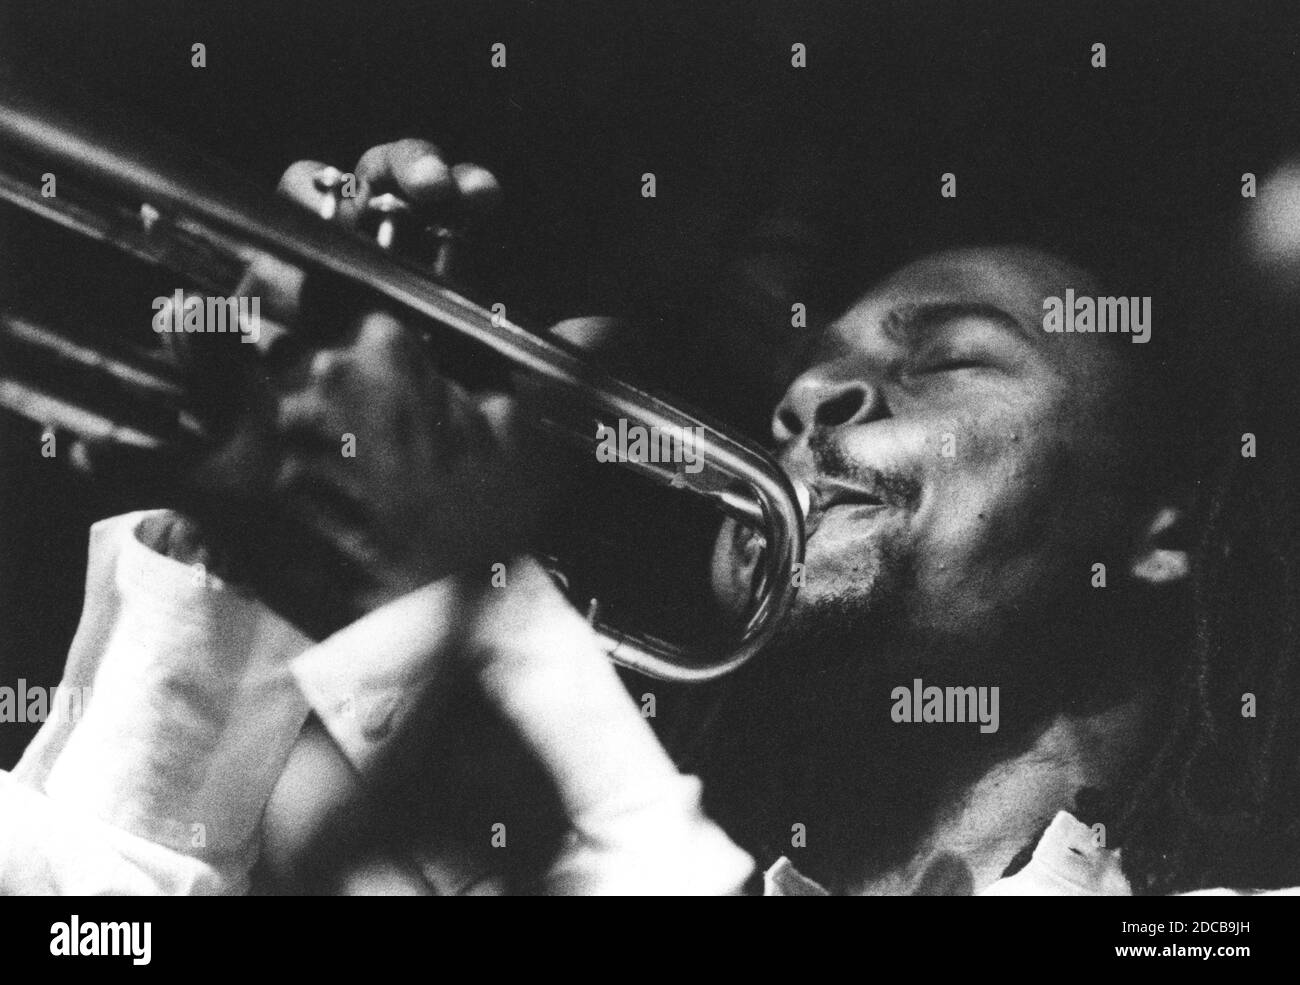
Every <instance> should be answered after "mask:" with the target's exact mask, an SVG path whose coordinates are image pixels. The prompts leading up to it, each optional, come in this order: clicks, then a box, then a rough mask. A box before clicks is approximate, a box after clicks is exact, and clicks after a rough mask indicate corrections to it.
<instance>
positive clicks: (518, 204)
mask: <svg viewBox="0 0 1300 985" xmlns="http://www.w3.org/2000/svg"><path fill="white" fill-rule="evenodd" d="M1057 6H1058V5H1054V4H1053V5H1046V4H1035V5H1028V4H1024V5H1022V4H1015V3H988V4H972V3H962V4H950V5H939V4H933V5H932V4H919V3H908V4H870V5H869V6H868V5H863V4H858V3H845V4H832V3H795V2H789V0H786V2H768V0H752V2H748V3H743V4H740V3H707V2H672V3H669V2H600V3H590V4H580V3H565V4H563V5H562V6H561V5H559V4H555V3H526V2H512V3H483V2H475V3H469V2H455V3H451V2H446V3H435V2H422V3H378V2H337V0H328V2H323V0H314V2H300V0H290V2H279V0H277V2H268V0H259V2H246V0H235V2H232V0H220V2H203V3H199V2H178V0H90V2H75V3H68V2H50V0H20V2H11V3H8V4H5V5H3V7H0V58H3V59H4V60H5V63H6V64H8V65H9V66H10V67H11V69H12V70H14V71H16V72H17V73H18V74H20V75H23V74H37V73H47V74H51V75H57V76H66V77H69V78H72V79H75V80H76V81H78V82H79V83H81V84H83V85H85V86H86V87H87V88H88V89H90V90H92V91H94V92H95V93H97V94H98V95H99V96H102V97H108V98H110V99H112V100H114V101H116V102H117V103H118V104H120V105H121V106H122V107H123V108H124V111H128V112H135V113H141V114H143V115H145V116H146V117H147V118H148V119H150V120H152V121H153V122H154V123H156V124H157V125H158V126H160V127H162V128H164V129H166V130H169V131H172V132H174V133H176V134H177V135H179V136H181V137H182V138H184V139H185V140H187V141H189V142H190V143H193V144H194V145H196V146H197V147H199V148H200V149H202V150H204V151H205V152H207V153H208V154H210V155H211V156H213V157H214V158H217V159H219V160H222V161H224V162H225V163H227V164H229V165H232V166H234V167H235V168H237V169H239V170H241V171H243V172H245V173H246V174H248V175H249V176H250V177H251V178H253V179H255V180H257V181H259V182H261V183H263V184H265V185H266V186H267V187H271V186H273V185H274V183H275V180H276V179H277V177H278V176H279V174H280V172H281V171H282V170H283V169H284V167H285V166H286V165H287V164H288V163H289V162H291V161H293V160H296V159H299V158H315V159H319V160H323V161H329V162H333V163H335V164H337V165H339V166H340V167H343V168H345V169H347V168H350V167H351V165H352V163H353V162H354V161H355V159H356V157H357V156H358V155H359V154H360V153H361V152H362V151H363V150H364V149H365V148H367V147H369V146H371V145H373V144H376V143H380V142H383V141H386V140H391V139H394V138H396V137H400V136H408V135H419V136H427V137H430V138H432V139H434V140H436V141H438V142H440V143H441V144H442V145H443V146H444V148H445V149H446V150H447V151H448V153H449V154H450V156H452V157H453V158H455V159H457V160H473V161H477V162H479V163H482V164H484V165H486V166H488V167H489V168H491V169H492V170H494V171H495V172H496V173H497V174H498V176H499V177H500V178H501V180H502V182H503V184H504V186H505V189H506V192H507V204H506V206H505V208H504V210H503V213H502V215H501V216H500V217H499V219H498V220H497V222H496V223H495V225H494V226H492V227H491V228H490V229H488V230H486V231H485V233H484V235H483V236H482V237H481V238H482V240H483V242H482V245H481V246H480V254H479V260H480V263H481V266H482V267H483V268H484V269H487V270H490V271H493V272H494V273H495V276H494V277H493V279H492V280H491V281H490V283H489V284H488V286H487V287H486V288H485V290H486V291H487V292H488V293H487V294H485V295H483V296H484V298H486V299H489V300H496V299H501V300H504V301H505V302H506V304H507V306H508V308H509V310H510V312H511V314H512V315H516V314H524V313H527V314H528V315H529V316H531V319H532V320H533V321H534V322H535V323H537V324H539V325H544V324H547V323H549V322H552V321H554V320H556V319H558V318H561V317H566V316H573V315H581V314H591V313H614V314H620V315H625V316H628V317H629V318H630V319H631V320H632V321H633V323H634V324H635V325H636V326H638V335H637V337H638V338H639V340H640V343H639V344H640V346H641V348H642V353H641V362H642V372H643V374H644V375H645V376H646V377H647V378H648V379H649V380H650V381H651V382H653V383H657V384H660V385H667V386H670V387H672V388H674V389H676V390H678V391H679V392H681V393H684V394H685V395H686V396H687V397H688V398H690V399H692V400H694V401H695V402H696V403H698V404H701V405H703V406H705V408H706V409H708V410H712V411H714V412H716V413H718V414H722V415H725V416H727V417H729V418H730V419H732V420H735V421H737V422H740V423H741V424H743V425H745V426H747V427H749V428H750V429H751V430H752V431H753V432H754V433H759V432H760V431H761V422H762V420H763V419H764V417H765V416H766V407H767V406H768V405H769V403H770V400H771V398H772V396H773V394H775V393H776V392H778V391H779V387H780V382H781V379H782V376H783V374H784V373H785V372H786V371H787V370H788V359H789V355H788V354H789V352H790V351H792V347H793V346H794V345H796V344H797V342H798V338H794V337H792V335H797V332H796V330H793V329H791V328H790V327H789V311H790V303H791V301H792V300H802V301H804V302H805V303H807V304H808V305H809V307H810V309H811V310H812V312H813V315H814V318H815V319H816V318H818V317H825V316H826V315H828V314H831V313H833V312H834V309H835V307H836V305H838V304H841V303H843V301H844V300H846V299H847V298H848V297H850V296H851V294H852V292H853V291H855V290H856V291H861V290H862V289H863V288H864V287H865V286H866V284H867V283H868V282H869V281H870V279H871V278H872V277H874V276H876V275H878V274H879V273H881V272H882V271H883V270H884V269H885V268H887V267H889V266H892V265H896V264H897V263H898V262H899V261H900V260H901V259H903V258H905V257H906V256H907V255H908V254H909V253H912V252H915V251H917V250H919V249H921V248H923V247H924V246H926V245H928V244H930V243H931V242H934V241H937V240H943V239H952V238H960V237H961V235H962V234H961V232H960V231H961V230H971V229H974V230H979V235H984V236H989V235H993V234H994V233H993V231H996V234H997V235H999V236H1002V235H1005V236H1008V237H1014V236H1015V235H1017V230H1021V229H1028V230H1031V231H1034V232H1041V231H1043V230H1046V229H1053V230H1059V229H1064V230H1066V231H1067V233H1068V231H1069V230H1071V229H1077V230H1080V231H1082V230H1083V229H1084V228H1085V227H1086V228H1087V229H1088V230H1089V236H1090V237H1091V239H1092V240H1093V241H1094V242H1098V241H1099V242H1101V243H1103V244H1104V243H1105V242H1106V239H1107V236H1108V234H1109V231H1110V230H1111V229H1112V228H1116V229H1117V228H1119V227H1121V226H1124V227H1127V226H1128V225H1131V224H1132V223H1133V222H1135V221H1138V220H1141V221H1142V222H1143V223H1145V224H1149V225H1151V226H1154V227H1158V228H1160V229H1162V230H1164V231H1166V233H1167V234H1168V236H1167V238H1166V239H1165V240H1164V242H1165V243H1167V244H1169V245H1168V246H1167V247H1166V248H1167V250H1168V251H1169V252H1170V254H1171V257H1172V259H1173V260H1174V261H1175V262H1179V261H1180V258H1181V255H1182V254H1184V253H1185V254H1186V256H1187V258H1188V260H1187V263H1188V265H1189V266H1190V265H1191V264H1192V262H1193V261H1192V258H1193V257H1202V256H1203V255H1204V253H1205V251H1206V246H1207V244H1210V243H1217V242H1218V241H1219V240H1218V237H1219V236H1220V235H1221V234H1223V231H1224V230H1227V229H1230V228H1231V224H1232V222H1233V221H1234V219H1235V217H1236V215H1237V211H1238V210H1239V209H1241V207H1242V200H1241V197H1240V176H1241V174H1242V172H1244V171H1252V172H1255V173H1256V174H1258V175H1259V176H1260V177H1261V178H1262V177H1263V176H1264V175H1265V174H1266V173H1267V172H1268V171H1269V170H1270V168H1271V167H1273V166H1274V165H1275V164H1276V163H1277V162H1278V161H1279V160H1281V159H1282V158H1283V157H1285V156H1287V155H1289V154H1291V153H1293V152H1294V151H1295V150H1296V149H1297V148H1298V147H1300V115H1298V114H1297V109H1300V84H1298V83H1300V65H1298V64H1297V46H1298V45H1300V40H1298V39H1300V32H1298V31H1297V21H1296V19H1295V18H1294V16H1292V15H1288V14H1286V13H1285V11H1286V7H1285V6H1280V7H1277V8H1271V7H1266V6H1263V5H1258V4H1226V3H1225V4H1220V5H1203V6H1198V5H1189V4H1186V3H1146V4H1126V5H1123V7H1122V8H1121V9H1119V10H1115V9H1112V10H1110V11H1109V12H1107V13H1104V14H1103V13H1094V12H1091V11H1090V10H1088V9H1087V8H1077V9H1075V10H1073V11H1070V12H1061V11H1057V10H1056V9H1054V8H1055V7H1057ZM1111 6H1112V7H1117V6H1119V5H1111ZM864 7H866V9H863V8H864ZM1048 8H1051V9H1048ZM498 41H500V42H503V43H504V44H505V45H506V46H507V57H508V65H507V67H506V68H505V69H501V70H494V69H492V68H491V67H490V64H489V58H490V48H491V46H492V44H494V43H495V42H498ZM195 42H202V43H204V44H205V45H206V47H207V67H206V68H203V69H197V68H192V67H191V65H190V57H191V53H190V46H191V45H192V44H193V43H195ZM795 42H800V43H803V44H805V45H806V46H807V60H808V67H807V68H806V69H802V70H800V69H795V68H792V67H791V64H790V58H791V53H790V48H791V45H792V44H794V43H795ZM1094 42H1102V43H1104V44H1105V45H1106V49H1107V52H1106V56H1107V67H1106V68H1105V69H1100V70H1099V69H1093V68H1092V67H1091V66H1090V59H1091V46H1092V44H1093V43H1094ZM646 171H652V172H654V173H655V175H656V177H657V184H658V189H657V190H658V195H657V197H656V198H655V199H653V200H645V199H643V198H642V197H641V195H640V186H641V175H642V173H643V172H646ZM946 171H951V172H954V173H955V174H956V175H957V178H958V192H959V195H958V199H957V200H956V201H949V200H944V199H941V198H940V196H939V176H940V175H941V174H942V173H943V172H946ZM0 233H3V229H2V228H0ZM1053 235H1056V234H1055V233H1053ZM1080 235H1081V236H1082V232H1080ZM12 239H13V237H12V236H11V237H10V242H9V243H8V251H9V252H8V255H7V256H8V260H7V262H8V263H9V264H10V265H12V264H13V263H14V262H15V260H14V258H15V257H18V258H20V259H21V257H22V255H23V244H22V243H17V244H15V243H14V242H12ZM1094 248H1095V247H1094ZM10 269H12V266H11V267H10ZM1245 330H1247V331H1248V330H1249V327H1247V329H1245ZM1244 342H1245V344H1247V345H1249V344H1250V338H1249V337H1248V336H1247V337H1245V338H1244ZM738 354H743V356H744V357H745V358H741V357H740V355H738ZM0 482H2V485H0V667H2V668H3V672H2V673H0V680H3V682H5V683H12V682H13V681H14V680H15V679H16V678H17V677H19V676H25V677H27V679H28V680H29V682H30V683H43V684H47V685H50V684H53V683H55V681H56V680H57V676H58V671H59V668H60V667H61V663H62V659H63V655H64V653H65V652H66V646H67V642H68V640H69V638H70V636H71V632H72V630H73V628H74V627H75V622H76V616H77V612H78V610H79V606H80V588H81V579H82V578H83V576H84V556H83V555H84V549H85V540H86V528H87V525H88V523H89V522H90V521H91V519H93V518H94V517H96V516H98V515H100V514H101V513H102V504H100V503H97V501H96V500H95V497H94V495H93V494H91V493H89V492H87V491H85V490H82V489H80V488H78V487H77V486H75V485H73V484H72V483H71V482H70V481H69V480H68V479H67V478H66V477H65V476H63V475H61V474H60V473H59V472H58V471H57V467H56V466H55V465H53V464H52V463H50V462H47V461H45V460H43V459H41V458H40V457H39V444H38V441H37V439H36V434H35V431H34V430H33V429H30V428H27V427H24V426H19V425H16V424H13V423H11V422H4V423H0ZM29 731H30V730H22V729H19V728H17V727H9V728H6V729H3V730H0V765H4V764H6V763H8V762H10V761H12V759H13V758H14V756H16V755H17V753H18V752H19V751H20V750H21V748H22V746H23V745H24V744H25V742H26V741H27V738H28V734H29Z"/></svg>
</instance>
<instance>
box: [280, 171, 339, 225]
mask: <svg viewBox="0 0 1300 985" xmlns="http://www.w3.org/2000/svg"><path fill="white" fill-rule="evenodd" d="M327 168H328V165H326V164H322V163H321V162H320V161H295V162H294V163H293V164H290V165H289V167H288V168H286V169H285V172H284V174H283V175H282V176H281V177H280V184H279V185H278V186H277V187H276V193H277V194H279V195H283V196H284V197H285V198H287V199H289V200H290V201H291V202H296V203H298V204H299V205H301V206H303V207H305V208H308V209H311V210H312V211H313V212H317V213H319V212H320V211H321V209H322V207H323V206H324V205H325V204H326V202H327V201H328V199H329V197H330V196H329V195H328V194H326V193H325V192H323V191H321V189H319V188H317V187H316V176H317V175H318V174H320V173H321V172H323V171H325V170H326V169H327Z"/></svg>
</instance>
